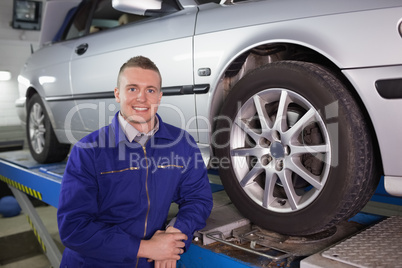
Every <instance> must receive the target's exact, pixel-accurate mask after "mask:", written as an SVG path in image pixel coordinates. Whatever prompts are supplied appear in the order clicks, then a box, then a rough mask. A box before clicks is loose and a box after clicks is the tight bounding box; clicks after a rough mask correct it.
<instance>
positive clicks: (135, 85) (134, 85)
mask: <svg viewBox="0 0 402 268" xmlns="http://www.w3.org/2000/svg"><path fill="white" fill-rule="evenodd" d="M126 87H138V85H137V84H128V85H126ZM146 88H155V89H158V87H156V86H152V85H148V86H146Z"/></svg>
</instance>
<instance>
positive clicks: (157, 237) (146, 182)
mask: <svg viewBox="0 0 402 268" xmlns="http://www.w3.org/2000/svg"><path fill="white" fill-rule="evenodd" d="M161 80H162V79H161V75H160V72H159V70H158V68H157V67H156V65H155V64H154V63H153V62H152V61H151V60H149V59H148V58H146V57H143V56H138V57H134V58H131V59H130V60H128V61H127V62H126V63H125V64H123V66H122V67H121V69H120V72H119V76H118V83H117V87H116V88H115V91H114V93H115V99H116V101H117V102H118V103H120V112H118V113H117V114H116V115H115V117H114V118H113V120H112V123H111V124H110V125H108V126H106V127H104V128H101V129H100V130H98V131H95V132H93V133H91V134H89V135H88V136H86V137H85V138H83V139H82V140H81V141H80V142H78V143H77V144H75V146H74V147H73V149H72V151H71V153H70V157H69V159H68V162H67V166H66V170H65V173H64V176H63V180H62V185H61V193H60V200H59V206H58V212H57V216H58V225H59V232H60V237H61V240H62V242H63V244H64V245H65V246H66V249H65V250H64V252H63V258H62V262H61V266H60V267H63V268H64V267H74V268H76V267H176V262H177V260H179V259H180V255H181V254H183V253H184V252H185V251H186V250H187V249H188V247H189V246H190V244H191V241H192V236H193V233H194V232H195V231H196V230H200V229H202V228H203V227H204V226H205V221H206V219H207V218H208V216H209V214H210V212H211V209H212V194H211V188H210V186H209V181H208V177H207V171H206V168H205V165H204V162H203V160H202V157H201V153H200V151H199V149H198V147H197V146H196V143H195V141H194V139H193V138H192V137H191V136H190V135H189V134H188V133H187V132H186V131H184V130H181V129H179V128H176V127H174V126H171V125H169V124H166V123H164V122H163V121H162V119H161V118H160V117H159V115H157V114H156V112H157V108H158V106H159V104H160V101H161V98H162V92H161V83H162V81H161ZM171 202H175V203H177V204H178V207H179V211H178V213H177V215H176V217H175V218H174V219H173V220H172V221H171V222H170V223H169V224H168V225H167V226H166V220H167V217H168V212H169V208H170V205H171Z"/></svg>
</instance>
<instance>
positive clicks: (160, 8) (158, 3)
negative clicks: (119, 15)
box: [112, 0, 179, 16]
mask: <svg viewBox="0 0 402 268" xmlns="http://www.w3.org/2000/svg"><path fill="white" fill-rule="evenodd" d="M166 2H169V3H165V1H163V0H146V1H144V0H113V1H112V6H113V8H114V9H116V10H119V11H122V12H125V13H130V14H136V15H141V16H157V15H161V14H166V13H171V12H175V11H178V10H179V8H178V6H177V3H175V2H174V1H166Z"/></svg>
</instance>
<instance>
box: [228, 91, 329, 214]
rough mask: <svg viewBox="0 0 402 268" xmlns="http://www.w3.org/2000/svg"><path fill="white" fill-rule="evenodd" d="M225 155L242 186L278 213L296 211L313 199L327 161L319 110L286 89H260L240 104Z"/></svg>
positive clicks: (326, 137) (324, 175)
mask: <svg viewBox="0 0 402 268" xmlns="http://www.w3.org/2000/svg"><path fill="white" fill-rule="evenodd" d="M312 133H313V134H312ZM230 155H231V160H232V167H233V170H234V173H235V175H236V178H237V180H238V182H239V184H240V186H241V188H242V189H243V191H244V192H245V193H246V194H247V195H248V196H249V197H250V198H251V199H252V200H253V201H254V202H255V203H257V204H259V205H260V206H261V207H263V208H264V209H267V210H270V211H274V212H278V213H291V212H295V211H298V210H301V209H303V208H305V207H307V206H308V205H310V204H311V203H312V202H313V201H314V200H316V199H317V197H318V195H319V194H320V193H321V191H322V190H323V187H324V185H325V183H326V181H327V178H328V174H329V170H330V166H331V146H330V139H329V133H328V130H327V128H326V126H325V124H324V122H323V120H322V118H321V115H320V114H319V112H318V111H317V110H316V109H315V108H314V107H313V105H312V104H311V103H310V102H308V101H307V100H306V99H305V98H304V97H303V96H301V95H300V94H297V93H295V92H293V91H289V90H286V89H267V90H263V91H261V92H259V93H257V94H255V95H254V96H253V97H251V98H250V99H249V100H247V101H246V102H245V103H244V104H243V105H241V107H240V109H239V111H238V113H237V115H236V117H235V120H234V122H233V124H232V127H231V134H230Z"/></svg>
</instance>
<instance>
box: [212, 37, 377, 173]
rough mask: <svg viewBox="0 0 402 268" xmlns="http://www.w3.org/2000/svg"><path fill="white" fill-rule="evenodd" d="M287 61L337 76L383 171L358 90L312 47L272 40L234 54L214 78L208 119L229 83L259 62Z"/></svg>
mask: <svg viewBox="0 0 402 268" xmlns="http://www.w3.org/2000/svg"><path fill="white" fill-rule="evenodd" d="M283 60H291V61H303V62H309V63H315V64H319V65H321V66H323V67H325V68H327V69H329V70H330V71H331V72H332V73H333V74H334V75H336V77H337V78H338V79H340V80H341V81H342V82H343V83H344V84H345V86H346V87H347V89H348V90H349V92H350V93H351V94H352V95H353V97H354V99H355V100H356V102H357V103H358V105H359V109H360V110H361V111H362V112H363V114H364V117H365V118H366V119H367V122H368V123H369V127H370V130H371V135H372V137H373V139H374V141H373V142H374V145H375V153H376V155H377V157H379V159H380V160H381V161H379V163H380V164H381V166H380V167H379V168H380V170H381V172H382V174H384V171H383V166H382V156H381V152H380V149H379V142H378V138H377V135H376V131H375V129H374V125H373V122H372V119H371V117H370V115H369V113H368V111H367V109H366V107H365V105H364V103H363V101H362V99H361V97H360V95H359V93H358V91H357V90H356V89H355V88H354V86H353V85H352V83H351V82H350V81H349V80H348V79H347V77H346V76H345V75H344V74H343V73H342V70H341V68H340V67H339V66H338V65H336V64H335V63H334V62H333V61H332V60H330V59H329V58H328V57H326V56H324V55H323V54H322V53H320V52H318V51H317V50H314V49H312V48H309V47H306V46H304V45H300V44H293V43H286V42H274V43H265V44H258V45H255V46H252V47H249V48H247V49H244V50H243V51H240V52H239V53H237V54H236V55H235V56H234V57H233V58H232V59H231V60H230V62H229V63H228V64H227V67H226V69H225V70H224V71H223V72H222V74H221V76H220V77H219V78H218V79H217V81H218V83H217V84H216V85H215V87H214V88H215V90H214V91H213V96H212V97H211V98H210V99H211V103H210V106H209V107H211V108H210V112H209V116H210V122H215V121H214V118H216V117H217V116H218V115H219V114H220V112H221V109H222V106H223V103H224V102H225V100H226V97H227V95H228V94H229V93H230V92H231V90H232V88H233V86H234V85H235V84H236V83H237V82H238V81H239V80H240V79H241V78H243V77H244V76H245V75H246V74H248V73H249V72H250V71H252V70H254V69H256V68H258V67H261V66H263V65H266V64H269V63H273V62H276V61H283ZM215 131H216V124H213V125H212V133H214V132H215ZM212 133H211V135H212ZM212 154H213V155H216V154H215V150H214V148H213V146H212Z"/></svg>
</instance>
